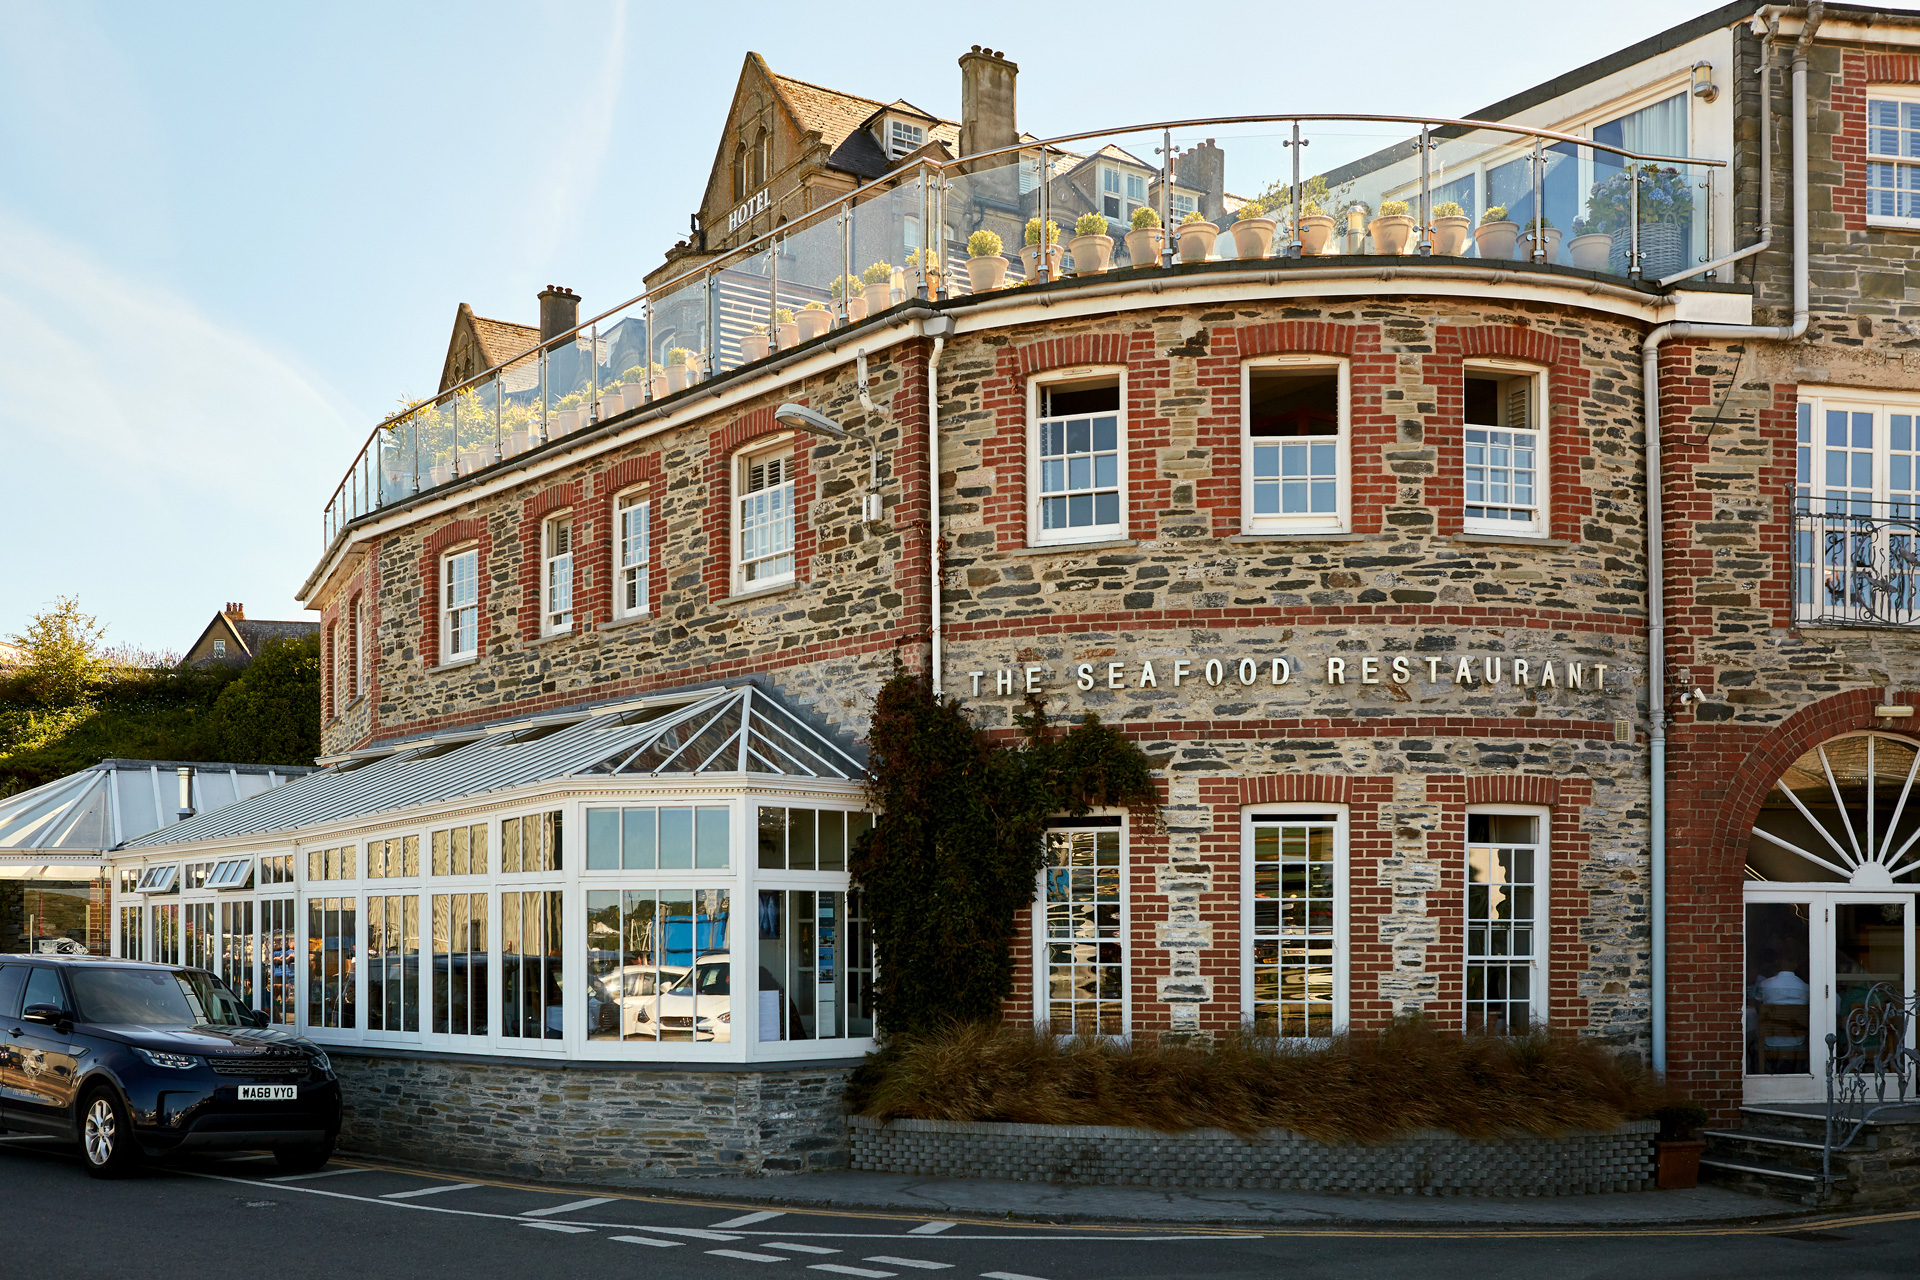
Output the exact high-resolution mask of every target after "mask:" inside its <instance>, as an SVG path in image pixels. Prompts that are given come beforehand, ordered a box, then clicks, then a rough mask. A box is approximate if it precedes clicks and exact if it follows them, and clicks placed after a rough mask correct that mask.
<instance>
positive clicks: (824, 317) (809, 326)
mask: <svg viewBox="0 0 1920 1280" xmlns="http://www.w3.org/2000/svg"><path fill="white" fill-rule="evenodd" d="M795 322H796V323H797V324H798V325H799V326H800V341H802V342H810V341H812V340H813V339H815V338H817V337H819V336H820V335H821V334H823V333H825V332H826V331H827V330H829V329H831V328H833V312H831V311H822V310H813V311H802V312H801V313H800V314H799V315H798V316H797V317H795Z"/></svg>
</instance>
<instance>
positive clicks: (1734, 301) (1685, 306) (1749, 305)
mask: <svg viewBox="0 0 1920 1280" xmlns="http://www.w3.org/2000/svg"><path fill="white" fill-rule="evenodd" d="M1673 301H1674V307H1673V317H1672V318H1673V319H1675V320H1690V321H1693V322H1695V323H1699V324H1752V323H1753V295H1752V294H1750V293H1707V292H1705V291H1703V290H1693V289H1685V288H1682V289H1678V290H1676V291H1675V292H1674V294H1673Z"/></svg>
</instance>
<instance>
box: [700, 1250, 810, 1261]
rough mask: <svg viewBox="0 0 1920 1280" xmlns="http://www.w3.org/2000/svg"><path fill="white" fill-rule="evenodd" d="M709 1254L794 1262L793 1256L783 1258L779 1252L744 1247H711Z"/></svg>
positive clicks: (741, 1258)
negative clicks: (753, 1251) (751, 1249)
mask: <svg viewBox="0 0 1920 1280" xmlns="http://www.w3.org/2000/svg"><path fill="white" fill-rule="evenodd" d="M707 1254H708V1256H710V1257H714V1258H738V1259H740V1261H742V1262H792V1261H793V1259H792V1258H783V1257H781V1256H780V1255H779V1254H777V1253H748V1252H747V1251H746V1250H744V1249H709V1250H707Z"/></svg>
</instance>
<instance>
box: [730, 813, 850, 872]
mask: <svg viewBox="0 0 1920 1280" xmlns="http://www.w3.org/2000/svg"><path fill="white" fill-rule="evenodd" d="M872 826H873V815H872V814H870V813H842V812H841V811H840V810H838V809H786V808H780V807H778V806H776V805H767V804H763V805H761V806H760V825H759V830H758V833H757V835H758V842H759V847H760V853H759V865H760V869H761V870H762V871H844V870H846V867H847V858H848V857H849V856H850V855H851V853H852V851H853V846H854V842H855V841H857V840H858V839H859V838H860V837H861V836H863V835H865V834H866V833H867V831H868V830H869V829H871V828H872Z"/></svg>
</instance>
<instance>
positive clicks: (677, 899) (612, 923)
mask: <svg viewBox="0 0 1920 1280" xmlns="http://www.w3.org/2000/svg"><path fill="white" fill-rule="evenodd" d="M586 898H587V984H586V1017H587V1038H588V1039H589V1040H681V1041H727V1040H731V1039H732V1038H733V1035H732V1031H733V1006H732V982H731V977H732V966H731V961H730V958H729V955H728V945H729V944H728V939H727V926H728V923H729V920H728V916H729V907H730V900H731V895H730V893H729V892H728V891H727V890H725V889H593V890H589V891H588V893H587V895H586Z"/></svg>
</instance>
